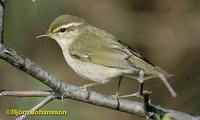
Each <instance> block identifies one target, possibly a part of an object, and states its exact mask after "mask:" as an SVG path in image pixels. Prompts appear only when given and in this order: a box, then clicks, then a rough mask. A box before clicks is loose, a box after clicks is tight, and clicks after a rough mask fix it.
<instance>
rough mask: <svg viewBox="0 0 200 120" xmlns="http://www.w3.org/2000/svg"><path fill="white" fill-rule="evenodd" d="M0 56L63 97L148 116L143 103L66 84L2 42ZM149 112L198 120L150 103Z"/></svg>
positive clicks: (176, 118) (185, 119)
mask: <svg viewBox="0 0 200 120" xmlns="http://www.w3.org/2000/svg"><path fill="white" fill-rule="evenodd" d="M0 58H2V59H4V60H5V61H7V62H9V63H10V64H11V65H13V66H15V67H16V68H18V69H20V70H22V71H24V72H26V73H28V74H29V75H31V76H33V77H34V78H36V79H37V80H39V81H41V82H42V83H44V84H46V85H47V86H49V87H50V88H52V89H53V91H54V92H56V93H57V94H58V95H60V97H61V98H62V97H63V98H65V97H67V98H71V99H75V100H78V101H82V102H87V103H90V104H94V105H97V106H102V107H106V108H110V109H114V110H117V111H122V112H126V113H131V114H135V115H137V116H141V117H146V112H145V109H144V107H143V106H144V105H143V103H140V102H137V101H128V100H124V99H119V100H117V99H115V98H114V97H112V96H107V95H102V94H99V93H96V92H86V91H85V90H83V89H81V88H79V87H76V86H74V85H70V84H65V83H64V82H62V81H61V80H59V79H57V78H56V77H55V76H53V75H52V74H50V73H48V72H46V71H45V70H44V69H42V68H41V67H40V66H38V65H36V64H35V63H33V62H32V61H30V60H29V59H28V58H26V57H24V56H21V55H19V54H18V53H17V52H16V51H14V50H13V49H11V48H8V47H6V46H5V45H2V44H0ZM148 112H149V113H151V114H153V116H151V118H153V117H155V116H159V117H162V116H163V115H168V116H170V117H173V118H174V119H175V120H198V119H197V117H196V116H193V115H190V114H187V113H182V112H178V111H174V110H169V109H165V108H161V107H157V106H155V105H150V106H149V108H148ZM180 118H181V119H180ZM183 118H184V119H183Z"/></svg>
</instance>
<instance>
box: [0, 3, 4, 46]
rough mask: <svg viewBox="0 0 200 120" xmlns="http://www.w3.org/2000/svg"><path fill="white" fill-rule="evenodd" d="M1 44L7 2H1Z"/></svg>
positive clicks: (1, 41) (0, 41)
mask: <svg viewBox="0 0 200 120" xmlns="http://www.w3.org/2000/svg"><path fill="white" fill-rule="evenodd" d="M0 4H1V5H0V37H1V39H0V43H3V19H4V8H5V0H0Z"/></svg>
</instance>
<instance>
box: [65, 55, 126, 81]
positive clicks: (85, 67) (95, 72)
mask: <svg viewBox="0 0 200 120" xmlns="http://www.w3.org/2000/svg"><path fill="white" fill-rule="evenodd" d="M63 55H64V57H65V60H66V61H67V63H68V64H69V66H70V67H71V68H72V69H73V70H74V71H75V72H76V73H77V74H78V75H80V76H81V77H83V78H84V79H89V80H91V81H95V82H97V83H102V84H103V83H106V82H108V81H109V80H111V78H114V77H118V76H120V75H121V74H122V71H121V70H119V69H116V68H110V67H106V66H102V65H98V64H94V63H91V62H85V61H81V60H78V59H75V58H73V57H72V56H71V55H70V54H69V52H68V51H64V52H63Z"/></svg>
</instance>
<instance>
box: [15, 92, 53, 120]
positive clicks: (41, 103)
mask: <svg viewBox="0 0 200 120" xmlns="http://www.w3.org/2000/svg"><path fill="white" fill-rule="evenodd" d="M55 98H56V96H54V94H51V95H49V96H48V97H46V98H45V99H43V100H42V101H41V102H40V103H38V104H37V105H36V106H34V107H33V108H32V109H30V110H29V112H30V113H31V112H32V111H35V110H39V109H40V108H42V107H43V106H44V105H46V104H47V103H49V102H51V101H52V100H54V99H55ZM29 116H30V114H25V115H21V116H19V117H17V118H16V120H24V119H26V118H28V117H29Z"/></svg>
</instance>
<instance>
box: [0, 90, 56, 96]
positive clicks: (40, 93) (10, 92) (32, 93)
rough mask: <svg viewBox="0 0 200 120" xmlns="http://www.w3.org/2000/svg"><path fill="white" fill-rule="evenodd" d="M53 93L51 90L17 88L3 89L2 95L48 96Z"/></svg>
mask: <svg viewBox="0 0 200 120" xmlns="http://www.w3.org/2000/svg"><path fill="white" fill-rule="evenodd" d="M50 94H52V92H50V91H39V90H32V91H16V90H1V91H0V96H12V97H46V96H48V95H50Z"/></svg>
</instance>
